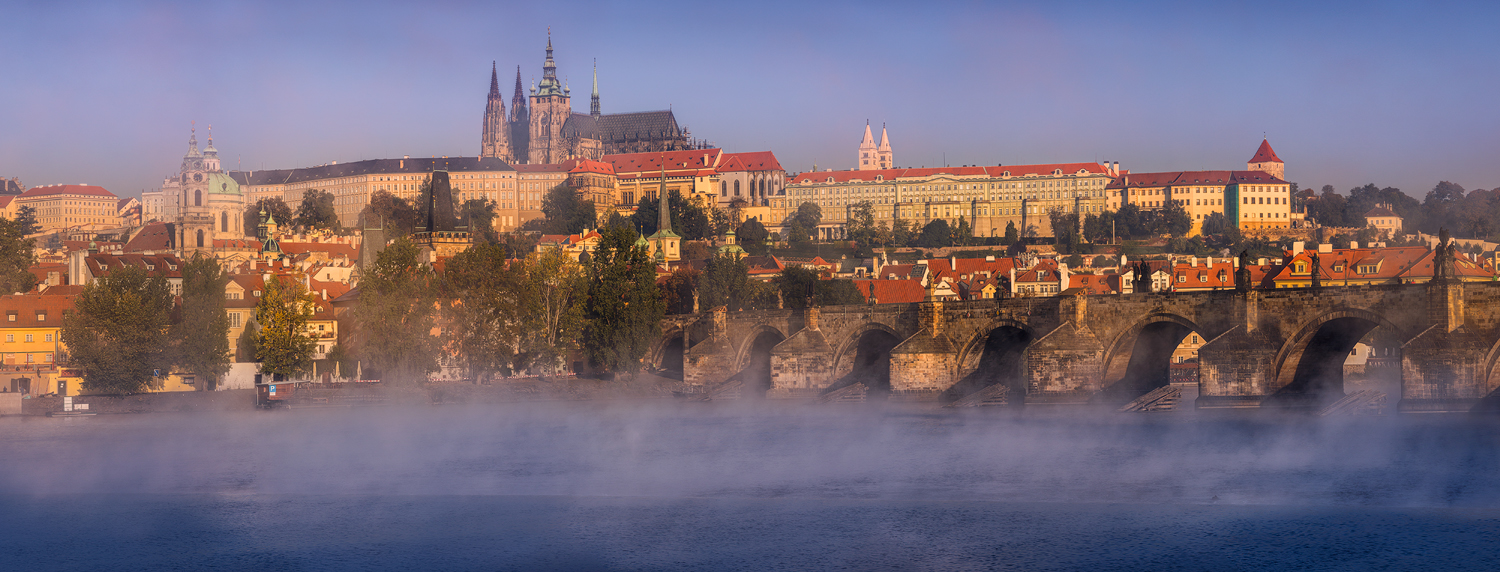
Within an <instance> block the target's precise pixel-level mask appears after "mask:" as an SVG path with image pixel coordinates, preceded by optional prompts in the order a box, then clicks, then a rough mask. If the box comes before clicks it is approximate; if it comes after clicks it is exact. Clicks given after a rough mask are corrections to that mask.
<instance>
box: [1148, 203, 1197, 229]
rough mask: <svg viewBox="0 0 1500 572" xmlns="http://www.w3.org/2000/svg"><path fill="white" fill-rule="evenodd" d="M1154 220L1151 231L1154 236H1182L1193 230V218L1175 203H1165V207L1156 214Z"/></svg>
mask: <svg viewBox="0 0 1500 572" xmlns="http://www.w3.org/2000/svg"><path fill="white" fill-rule="evenodd" d="M1155 218H1156V220H1155V221H1153V222H1154V223H1155V227H1154V228H1153V229H1152V230H1153V232H1154V233H1155V234H1166V235H1170V236H1183V235H1185V234H1187V233H1188V231H1189V230H1192V228H1193V217H1192V216H1190V215H1188V213H1187V209H1185V208H1183V206H1182V204H1181V203H1178V202H1177V201H1167V204H1166V206H1163V207H1162V208H1161V210H1159V211H1157V212H1156V217H1155Z"/></svg>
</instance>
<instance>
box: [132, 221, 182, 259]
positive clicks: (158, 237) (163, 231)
mask: <svg viewBox="0 0 1500 572" xmlns="http://www.w3.org/2000/svg"><path fill="white" fill-rule="evenodd" d="M171 249H172V227H171V225H168V224H167V223H164V222H153V223H150V224H147V225H146V227H145V228H142V229H141V232H139V233H137V234H136V235H135V238H132V239H130V242H127V243H125V252H141V251H146V250H171Z"/></svg>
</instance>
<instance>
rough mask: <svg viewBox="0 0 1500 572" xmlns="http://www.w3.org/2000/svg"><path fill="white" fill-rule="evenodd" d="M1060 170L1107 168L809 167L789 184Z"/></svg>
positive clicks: (1096, 165) (1073, 165)
mask: <svg viewBox="0 0 1500 572" xmlns="http://www.w3.org/2000/svg"><path fill="white" fill-rule="evenodd" d="M1058 171H1061V172H1062V173H1063V174H1064V175H1071V174H1075V173H1079V172H1087V173H1090V174H1104V173H1106V172H1108V171H1107V170H1106V169H1105V168H1104V165H1101V164H1099V163H1049V164H1045V165H1010V166H1005V165H996V166H994V167H924V168H916V169H873V170H866V171H810V172H807V173H801V174H798V175H796V176H794V177H792V180H791V181H790V182H791V184H798V185H801V184H816V183H826V182H828V179H830V178H831V179H833V182H835V183H847V182H850V181H875V180H883V181H891V180H895V179H900V178H926V177H932V176H936V175H953V176H955V177H968V176H974V177H1006V176H1009V177H1024V176H1027V175H1051V174H1053V173H1055V172H1058Z"/></svg>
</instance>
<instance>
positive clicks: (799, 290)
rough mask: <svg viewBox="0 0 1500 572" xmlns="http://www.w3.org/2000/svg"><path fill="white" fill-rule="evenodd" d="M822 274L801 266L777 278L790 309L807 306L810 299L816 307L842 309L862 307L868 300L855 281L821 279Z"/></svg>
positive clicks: (783, 298) (788, 268) (790, 269)
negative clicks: (848, 306) (843, 307)
mask: <svg viewBox="0 0 1500 572" xmlns="http://www.w3.org/2000/svg"><path fill="white" fill-rule="evenodd" d="M820 278H821V277H820V276H819V275H818V272H817V271H815V270H812V269H809V268H804V267H801V266H788V267H787V268H786V270H783V271H782V272H781V276H779V277H777V278H776V287H777V288H779V289H780V290H781V298H782V300H783V302H784V303H785V306H786V307H787V308H793V309H802V308H806V307H807V303H808V301H809V299H810V300H811V301H812V304H813V305H814V306H838V305H844V304H860V303H863V302H864V300H865V298H864V295H863V294H860V293H859V288H858V287H856V286H855V285H854V281H852V280H821V279H820Z"/></svg>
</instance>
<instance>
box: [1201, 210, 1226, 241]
mask: <svg viewBox="0 0 1500 572" xmlns="http://www.w3.org/2000/svg"><path fill="white" fill-rule="evenodd" d="M1228 229H1229V218H1228V217H1225V216H1224V213H1221V212H1214V213H1209V214H1208V216H1206V217H1203V234H1204V235H1205V236H1216V235H1220V234H1224V231H1226V230H1228Z"/></svg>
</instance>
